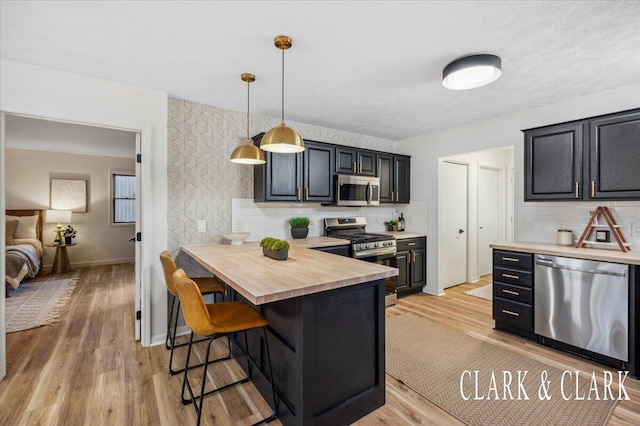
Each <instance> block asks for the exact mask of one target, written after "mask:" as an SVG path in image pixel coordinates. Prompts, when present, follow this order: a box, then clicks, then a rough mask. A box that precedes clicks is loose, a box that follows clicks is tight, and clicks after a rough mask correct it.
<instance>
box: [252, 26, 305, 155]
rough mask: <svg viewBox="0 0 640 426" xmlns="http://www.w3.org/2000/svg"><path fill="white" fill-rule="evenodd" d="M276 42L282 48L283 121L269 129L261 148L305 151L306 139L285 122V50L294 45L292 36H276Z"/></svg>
mask: <svg viewBox="0 0 640 426" xmlns="http://www.w3.org/2000/svg"><path fill="white" fill-rule="evenodd" d="M274 44H275V46H276V47H277V48H278V49H281V50H282V122H281V123H280V125H279V126H276V127H274V128H272V129H271V130H269V131H268V132H267V133H266V134H265V135H264V136H263V137H262V141H261V142H260V148H261V149H263V150H265V151H270V152H279V153H285V154H290V153H296V152H302V151H304V140H303V139H302V136H300V133H298V132H297V131H296V130H295V129H292V128H291V127H287V125H286V124H284V51H285V50H287V49H289V48H290V47H291V45H292V41H291V38H290V37H288V36H284V35H279V36H277V37H276V38H275V40H274Z"/></svg>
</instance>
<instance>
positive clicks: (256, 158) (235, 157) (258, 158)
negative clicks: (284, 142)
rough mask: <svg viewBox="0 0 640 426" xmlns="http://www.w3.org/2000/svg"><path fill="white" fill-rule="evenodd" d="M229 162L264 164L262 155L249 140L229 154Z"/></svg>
mask: <svg viewBox="0 0 640 426" xmlns="http://www.w3.org/2000/svg"><path fill="white" fill-rule="evenodd" d="M231 161H232V162H233V163H239V164H264V163H266V161H265V158H264V154H263V153H262V151H261V150H260V148H258V147H257V146H255V145H254V144H253V143H252V142H251V140H247V143H243V144H242V145H240V146H239V147H237V148H236V149H234V150H233V152H232V153H231Z"/></svg>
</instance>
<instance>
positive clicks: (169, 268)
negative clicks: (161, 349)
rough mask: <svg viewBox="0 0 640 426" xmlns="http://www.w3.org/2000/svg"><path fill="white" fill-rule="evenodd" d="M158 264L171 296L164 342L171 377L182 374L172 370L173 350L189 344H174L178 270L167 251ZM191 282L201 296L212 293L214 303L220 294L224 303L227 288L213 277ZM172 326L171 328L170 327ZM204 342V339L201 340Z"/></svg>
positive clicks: (162, 254) (178, 303)
mask: <svg viewBox="0 0 640 426" xmlns="http://www.w3.org/2000/svg"><path fill="white" fill-rule="evenodd" d="M160 263H162V270H163V271H164V281H165V284H166V285H167V290H169V293H171V295H172V296H173V299H172V301H171V309H170V311H169V318H168V320H167V338H166V340H165V342H164V345H165V347H166V348H167V350H170V351H171V355H170V356H169V373H171V375H175V374H178V373H181V372H182V369H179V370H174V368H173V350H174V349H175V348H177V347H180V346H186V345H188V344H189V343H187V342H185V343H180V344H178V345H176V344H175V342H176V329H177V328H178V317H179V316H180V299H179V298H178V292H177V291H176V287H175V285H174V283H173V273H174V272H175V271H177V270H178V266H177V265H176V262H175V261H174V260H173V257H171V253H169V252H168V251H167V250H165V251H163V252H162V253H160ZM192 280H193V281H194V282H195V283H196V285H197V286H198V290H199V291H200V293H201V294H211V293H213V300H214V301H216V296H217V295H218V294H220V295H221V296H222V301H224V294H225V292H226V291H227V288H226V287H225V285H224V284H222V283H220V282H219V281H218V280H217V279H216V278H215V277H201V278H192ZM176 301H177V303H176ZM176 304H177V305H178V306H177V310H176V316H175V320H174V319H173V309H174V305H176ZM172 324H173V327H172ZM203 340H204V339H203ZM200 366H202V364H198V365H194V366H191V367H189V368H196V367H200Z"/></svg>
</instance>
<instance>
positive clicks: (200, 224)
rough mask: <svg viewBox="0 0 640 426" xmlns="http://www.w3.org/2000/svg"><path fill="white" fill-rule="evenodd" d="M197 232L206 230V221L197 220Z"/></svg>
mask: <svg viewBox="0 0 640 426" xmlns="http://www.w3.org/2000/svg"><path fill="white" fill-rule="evenodd" d="M198 232H207V221H206V220H199V221H198Z"/></svg>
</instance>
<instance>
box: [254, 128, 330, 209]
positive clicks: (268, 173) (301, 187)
mask: <svg viewBox="0 0 640 426" xmlns="http://www.w3.org/2000/svg"><path fill="white" fill-rule="evenodd" d="M263 135H264V134H263V133H261V134H259V135H257V136H255V137H254V138H253V140H254V143H255V144H256V145H260V141H261V140H262V136H263ZM304 143H305V150H304V152H301V153H299V154H277V153H271V152H265V153H264V154H265V158H266V160H267V163H266V164H260V165H256V166H254V174H253V191H254V192H253V194H254V195H253V197H254V200H255V201H258V202H260V201H283V202H286V201H313V202H322V203H325V202H326V203H330V202H331V201H333V173H332V170H333V167H334V161H335V158H334V147H333V146H332V145H328V144H323V143H321V142H313V141H306V140H305V141H304Z"/></svg>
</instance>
